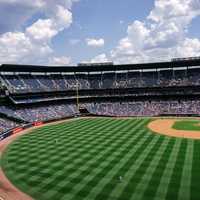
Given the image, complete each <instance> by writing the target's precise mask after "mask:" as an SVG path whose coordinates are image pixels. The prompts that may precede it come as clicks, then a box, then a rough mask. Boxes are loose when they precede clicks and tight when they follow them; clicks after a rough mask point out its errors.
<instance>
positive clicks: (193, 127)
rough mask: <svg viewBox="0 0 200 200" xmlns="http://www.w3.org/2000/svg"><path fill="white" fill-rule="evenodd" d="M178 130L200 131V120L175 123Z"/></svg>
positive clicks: (174, 126)
mask: <svg viewBox="0 0 200 200" xmlns="http://www.w3.org/2000/svg"><path fill="white" fill-rule="evenodd" d="M173 128H174V129H176V130H187V131H200V120H181V121H177V122H175V123H174V125H173Z"/></svg>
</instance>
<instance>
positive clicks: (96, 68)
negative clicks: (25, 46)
mask: <svg viewBox="0 0 200 200" xmlns="http://www.w3.org/2000/svg"><path fill="white" fill-rule="evenodd" d="M193 66H200V58H198V59H183V60H181V59H179V60H172V61H171V62H156V63H142V64H126V65H106V66H104V65H92V66H90V65H88V66H38V65H14V64H3V65H1V66H0V72H102V71H123V70H151V69H162V68H181V67H193Z"/></svg>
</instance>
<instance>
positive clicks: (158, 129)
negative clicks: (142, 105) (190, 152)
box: [147, 119, 200, 139]
mask: <svg viewBox="0 0 200 200" xmlns="http://www.w3.org/2000/svg"><path fill="white" fill-rule="evenodd" d="M176 121H180V119H156V120H154V121H152V122H150V123H149V124H148V126H147V127H148V128H149V129H150V130H152V131H153V132H155V133H158V134H162V135H167V136H171V137H179V138H189V139H200V131H187V130H176V129H173V128H172V126H173V125H174V123H175V122H176Z"/></svg>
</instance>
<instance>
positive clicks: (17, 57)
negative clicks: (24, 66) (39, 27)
mask: <svg viewBox="0 0 200 200" xmlns="http://www.w3.org/2000/svg"><path fill="white" fill-rule="evenodd" d="M51 53H52V49H51V48H50V47H49V46H48V45H46V44H39V43H33V42H32V41H31V39H30V38H28V37H27V36H26V35H25V34H24V33H21V32H16V33H12V32H8V33H5V34H3V35H2V36H1V37H0V63H18V62H20V63H23V62H28V61H34V60H35V59H37V60H38V61H40V60H41V59H42V58H43V57H45V56H48V55H49V54H51Z"/></svg>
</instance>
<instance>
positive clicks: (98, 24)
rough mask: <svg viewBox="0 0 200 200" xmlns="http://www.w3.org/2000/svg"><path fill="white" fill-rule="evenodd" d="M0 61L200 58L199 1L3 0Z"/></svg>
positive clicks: (62, 62)
mask: <svg viewBox="0 0 200 200" xmlns="http://www.w3.org/2000/svg"><path fill="white" fill-rule="evenodd" d="M0 13H1V17H0V64H5V63H15V64H35V65H76V64H77V63H80V62H108V61H112V62H114V63H115V64H127V63H141V62H157V61H166V60H170V59H172V58H181V57H196V56H200V29H199V24H200V0H140V1H138V0H34V1H33V0H0Z"/></svg>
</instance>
